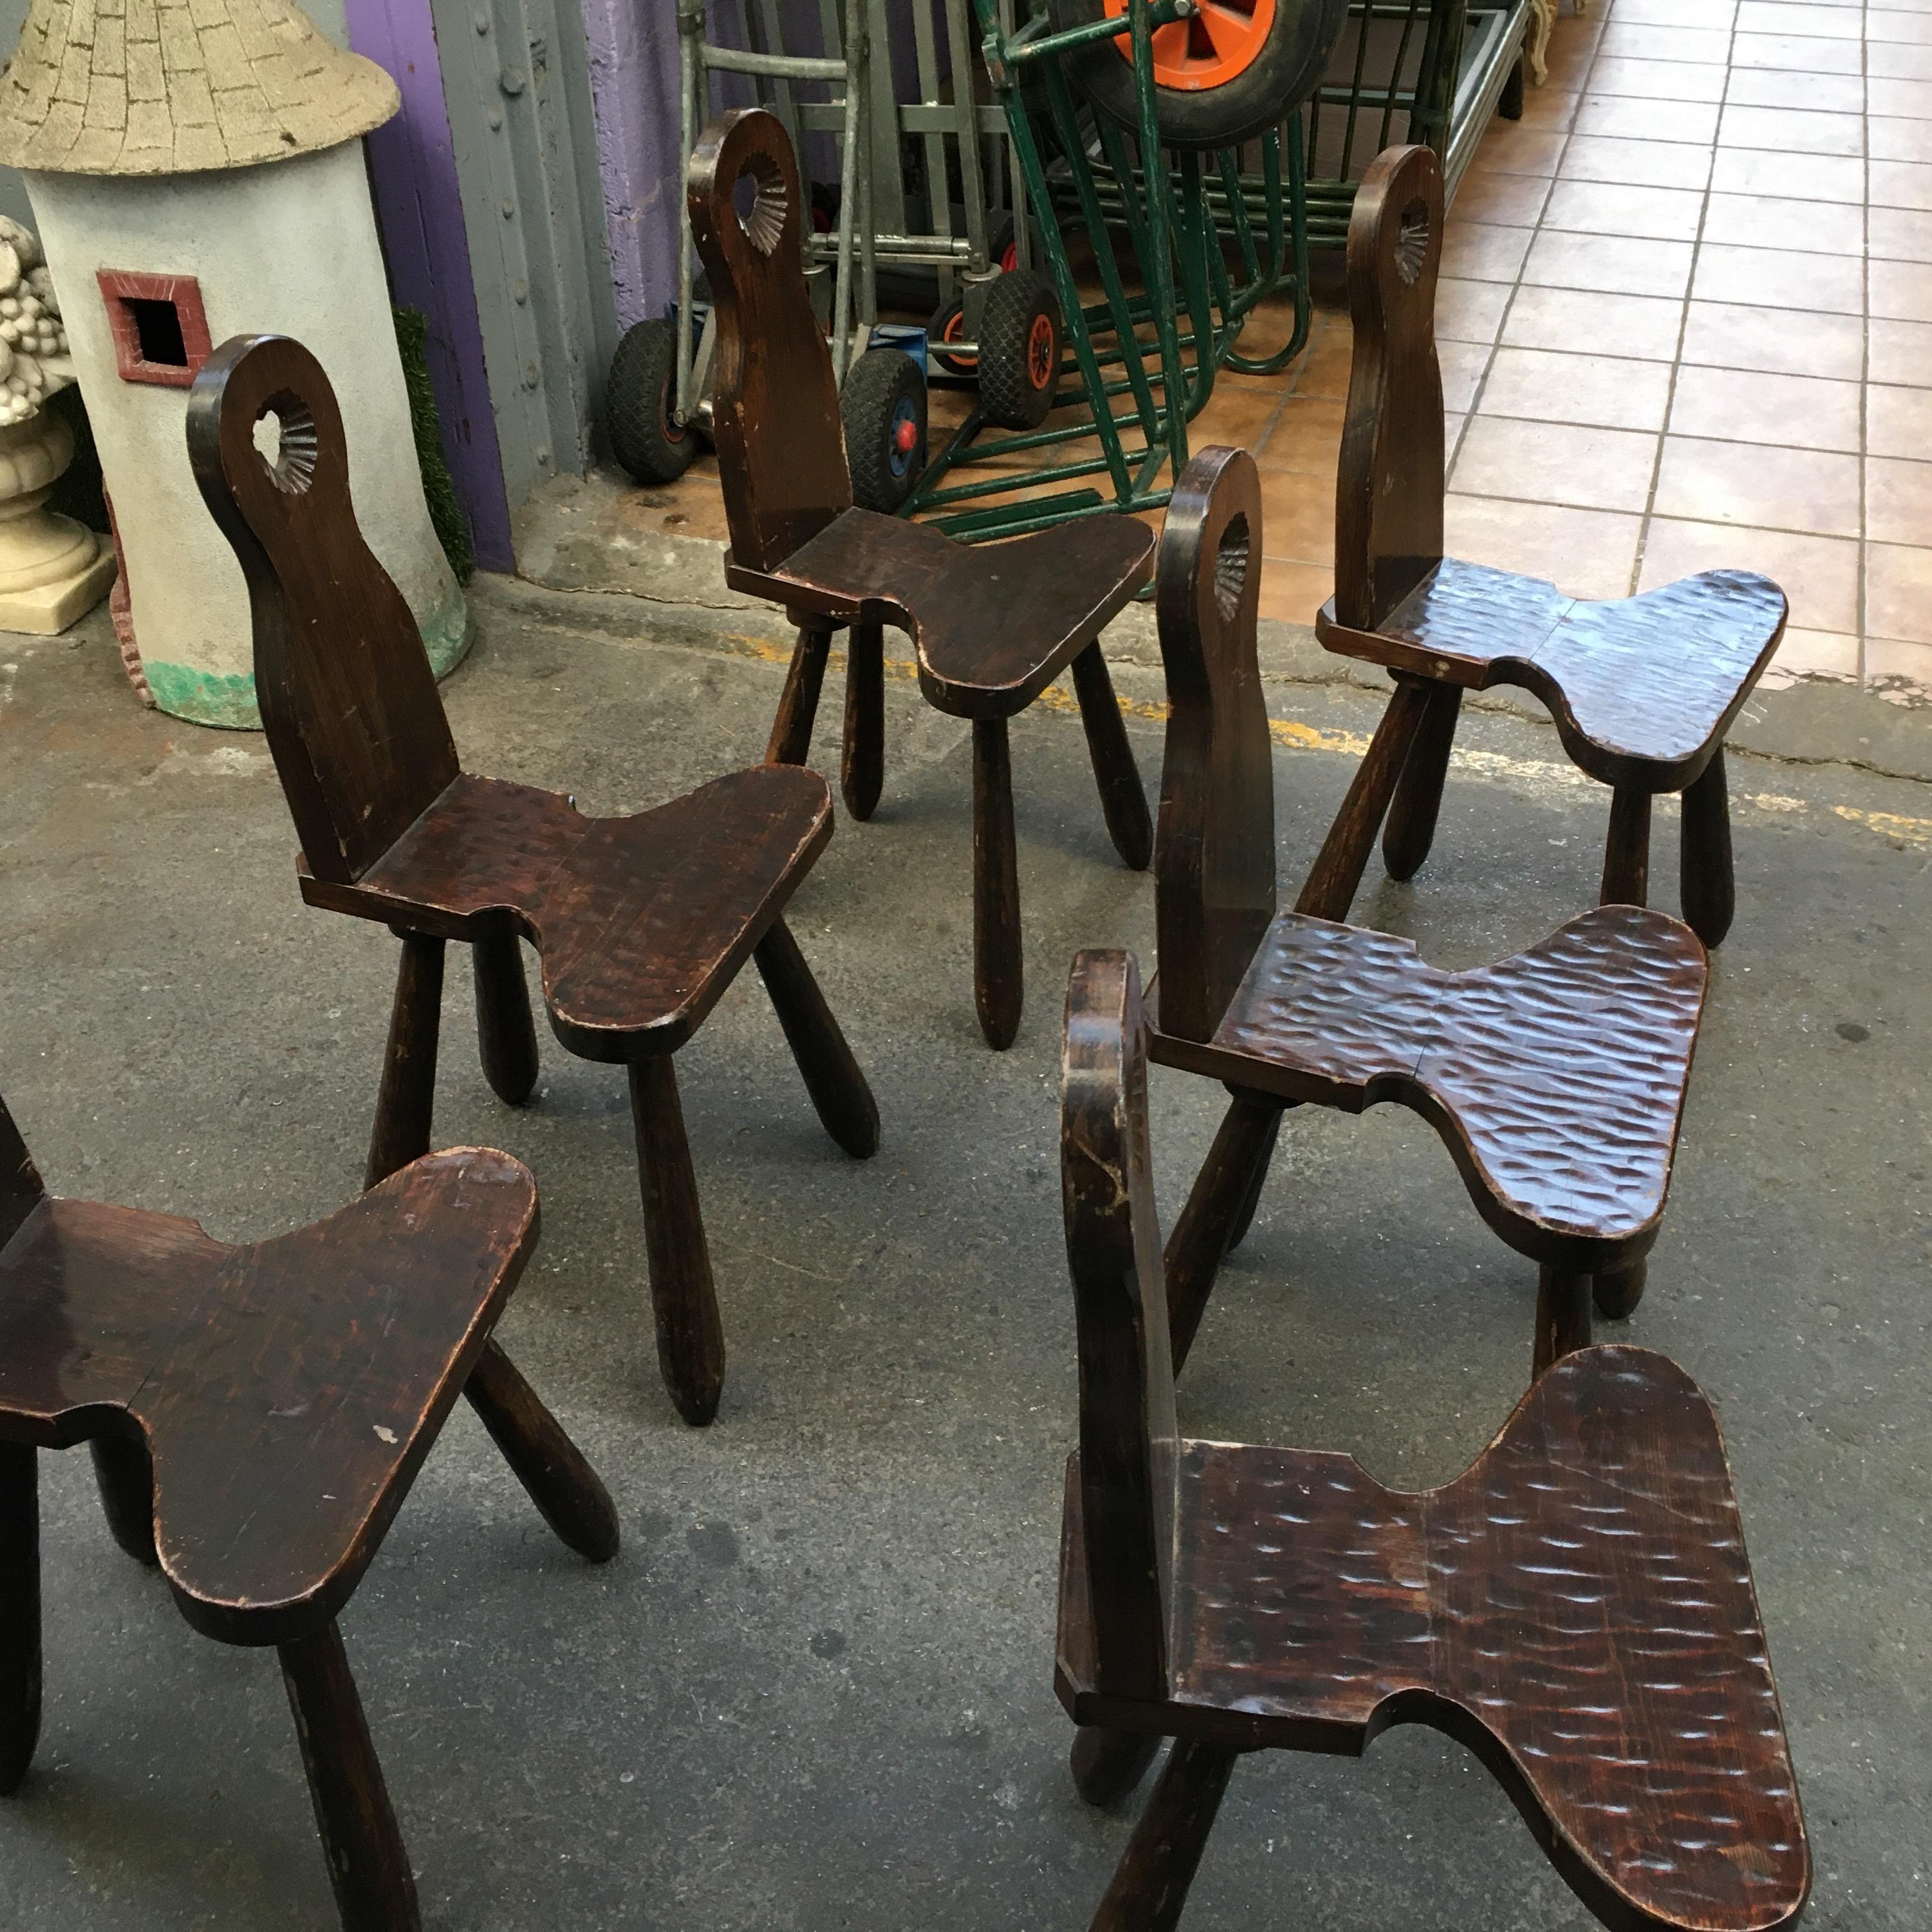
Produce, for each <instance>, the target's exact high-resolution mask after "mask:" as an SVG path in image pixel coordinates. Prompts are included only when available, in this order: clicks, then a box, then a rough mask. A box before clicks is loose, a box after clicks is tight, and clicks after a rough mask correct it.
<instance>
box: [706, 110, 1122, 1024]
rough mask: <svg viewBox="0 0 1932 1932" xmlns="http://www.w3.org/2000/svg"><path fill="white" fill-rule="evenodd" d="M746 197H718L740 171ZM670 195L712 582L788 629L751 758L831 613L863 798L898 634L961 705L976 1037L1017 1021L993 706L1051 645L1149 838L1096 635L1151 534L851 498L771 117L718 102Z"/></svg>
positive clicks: (1013, 897) (786, 747)
mask: <svg viewBox="0 0 1932 1932" xmlns="http://www.w3.org/2000/svg"><path fill="white" fill-rule="evenodd" d="M747 177H749V178H750V181H751V199H750V208H749V212H748V214H745V216H744V217H742V219H741V218H740V217H739V214H738V212H737V209H736V205H735V203H734V199H733V197H734V196H735V195H736V194H737V193H738V192H739V184H740V182H742V181H744V180H745V178H747ZM687 205H688V211H689V214H690V217H691V233H692V234H693V235H694V237H695V238H696V240H697V251H698V253H699V254H700V256H701V257H703V262H704V269H705V273H706V275H707V276H708V277H709V279H710V284H711V295H712V302H713V303H714V304H715V315H716V319H717V323H718V359H717V365H716V377H715V386H714V400H713V409H714V415H713V419H712V424H713V434H714V437H715V441H716V443H717V446H718V470H719V472H720V475H721V478H722V480H723V482H724V508H725V513H726V515H727V518H728V519H729V521H730V529H731V549H730V554H729V555H728V556H727V557H726V559H725V560H724V574H725V580H726V581H727V583H730V586H731V587H732V588H733V589H736V590H742V591H746V592H750V593H751V595H754V596H757V597H764V598H769V599H770V600H771V601H772V602H773V603H775V604H783V605H784V607H785V610H786V611H787V613H788V614H789V615H790V619H791V621H792V622H793V623H794V624H796V625H797V627H798V643H797V646H796V649H795V650H794V651H793V653H792V661H791V670H790V675H789V676H787V679H786V680H785V688H784V696H783V697H782V698H781V700H779V704H778V717H777V719H776V721H775V722H774V724H772V736H771V744H770V746H769V748H768V749H767V751H766V754H765V755H766V757H767V758H768V759H769V760H772V762H773V763H781V764H802V763H804V762H805V757H806V756H807V754H808V752H809V751H810V750H811V727H812V721H813V719H814V717H815V716H816V715H817V709H818V694H819V687H820V684H821V682H823V679H824V676H825V664H826V653H827V652H828V651H829V649H830V647H831V642H832V633H833V632H834V631H839V630H844V629H847V628H849V629H850V632H851V638H850V646H849V649H848V652H847V662H846V671H845V738H844V757H843V760H842V761H841V789H842V790H843V791H844V797H845V803H846V806H847V809H848V810H849V811H850V812H851V814H852V815H853V817H855V818H869V817H871V815H872V808H873V807H874V805H877V802H878V799H879V789H880V784H881V782H882V778H883V771H884V706H885V696H884V670H883V655H882V652H883V644H882V631H883V626H884V625H887V624H891V625H895V627H897V628H899V629H901V630H903V631H907V632H908V633H909V634H910V636H911V637H912V640H913V646H914V648H915V651H916V655H917V658H918V661H919V688H920V689H921V690H922V691H923V692H924V693H925V694H926V701H927V702H928V703H930V704H932V706H934V707H935V709H938V710H941V711H944V712H947V713H949V714H950V715H952V716H954V717H956V718H971V720H972V721H973V957H974V998H975V1001H976V1003H977V1007H978V1010H979V1016H980V1028H981V1029H982V1031H983V1032H984V1033H985V1034H986V1038H987V1040H988V1041H989V1043H991V1044H992V1046H995V1047H1004V1046H1009V1045H1010V1044H1011V1043H1012V1041H1013V1035H1014V1034H1015V1033H1016V1031H1017V1030H1018V1028H1019V1022H1020V1007H1021V1003H1022V974H1021V964H1020V923H1019V870H1018V863H1017V860H1016V856H1015V852H1014V844H1013V771H1012V765H1011V761H1010V757H1009V754H1008V749H1007V719H1009V718H1012V717H1014V716H1016V715H1018V713H1019V712H1022V711H1024V710H1025V709H1026V707H1027V706H1028V705H1029V704H1031V703H1032V702H1033V701H1034V699H1035V698H1037V697H1038V696H1039V695H1040V693H1041V692H1042V691H1044V690H1045V689H1046V687H1047V686H1048V685H1050V684H1051V683H1052V682H1053V681H1054V679H1055V678H1057V677H1058V676H1059V675H1060V673H1061V672H1062V671H1063V670H1065V669H1066V668H1067V665H1068V664H1072V665H1073V687H1074V691H1075V693H1076V695H1077V697H1079V702H1080V715H1081V718H1082V721H1083V722H1084V723H1085V726H1086V728H1087V748H1088V752H1089V754H1090V755H1091V757H1092V760H1093V764H1094V777H1095V778H1096V780H1097V781H1098V783H1099V785H1100V804H1101V808H1102V809H1103V811H1104V812H1105V813H1106V820H1107V829H1108V832H1109V835H1111V836H1112V839H1113V841H1114V848H1115V850H1116V851H1118V853H1120V855H1121V858H1122V859H1124V861H1125V862H1126V863H1127V864H1128V865H1131V866H1133V867H1134V868H1136V870H1138V869H1139V868H1142V867H1143V866H1145V865H1146V864H1147V862H1148V859H1149V857H1150V856H1151V853H1152V851H1153V829H1152V826H1151V824H1150V823H1149V820H1148V808H1147V799H1146V796H1145V793H1143V792H1142V789H1141V781H1140V774H1139V772H1138V771H1137V770H1136V769H1135V766H1134V759H1133V751H1132V749H1131V748H1130V746H1129V745H1128V743H1127V733H1126V731H1125V730H1124V728H1123V727H1122V726H1121V714H1120V709H1119V706H1118V705H1117V704H1116V703H1115V700H1114V691H1113V685H1112V681H1111V679H1109V677H1108V675H1107V666H1106V660H1105V659H1104V658H1103V657H1102V656H1101V655H1100V644H1099V643H1098V642H1097V639H1098V638H1099V637H1100V632H1101V631H1102V630H1103V629H1104V628H1106V625H1107V624H1108V622H1109V620H1110V619H1112V617H1113V616H1115V613H1117V612H1118V611H1119V610H1120V609H1121V607H1122V606H1123V605H1124V604H1126V603H1127V601H1129V600H1130V598H1132V597H1133V595H1134V593H1135V592H1136V591H1138V590H1139V589H1140V588H1141V587H1142V585H1143V584H1145V583H1146V582H1147V580H1148V577H1149V575H1150V574H1151V571H1152V567H1153V565H1152V559H1153V553H1154V534H1153V532H1151V530H1149V529H1148V528H1147V526H1145V524H1143V523H1139V521H1137V520H1135V519H1134V518H1132V517H1120V516H1099V517H1091V518H1090V519H1088V520H1085V521H1083V522H1080V523H1073V524H1070V525H1067V526H1064V527H1063V528H1061V529H1056V530H1053V531H1051V532H1045V533H1043V534H1040V535H1035V536H1031V537H1025V538H1019V539H1017V540H1016V541H1013V542H1010V543H1003V544H994V545H992V546H990V547H986V548H984V549H977V550H975V549H969V548H968V547H966V546H965V545H964V544H959V543H955V542H953V541H950V539H949V538H946V537H944V536H942V535H941V534H940V533H939V532H938V531H937V530H935V529H929V528H927V527H926V526H922V525H921V524H918V523H907V522H905V521H903V520H901V519H900V518H898V517H883V516H880V515H879V514H877V513H876V512H874V511H870V510H861V509H856V508H853V503H852V484H851V479H850V476H849V475H848V474H847V469H846V466H845V446H844V437H843V434H842V432H841V428H840V425H839V416H838V387H837V385H836V384H835V382H834V381H833V380H832V358H831V352H830V350H829V349H828V348H827V347H826V341H825V338H824V336H823V334H822V333H821V332H820V329H819V326H818V323H817V320H816V318H815V317H814V315H813V314H812V311H811V301H810V299H809V297H808V294H807V293H806V288H805V270H804V261H803V257H802V254H801V252H800V243H799V237H800V235H801V233H802V223H803V220H804V217H805V199H804V196H803V195H802V191H801V190H800V187H799V175H798V163H797V162H796V160H795V159H794V157H793V154H792V151H791V144H790V142H789V141H788V140H787V138H786V136H785V132H784V126H783V124H781V122H780V121H778V118H777V117H776V116H775V115H772V114H769V113H766V112H765V111H764V110H763V109H752V110H745V111H740V112H737V113H730V114H726V115H722V116H721V118H719V119H718V120H716V121H713V122H712V124H711V126H710V127H708V128H707V129H706V130H705V133H704V136H703V139H701V140H700V142H699V143H698V145H697V148H695V150H694V151H693V153H692V154H691V165H690V170H689V173H688V196H687Z"/></svg>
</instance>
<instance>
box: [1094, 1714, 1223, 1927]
mask: <svg viewBox="0 0 1932 1932" xmlns="http://www.w3.org/2000/svg"><path fill="white" fill-rule="evenodd" d="M1240 1755H1241V1754H1240V1753H1239V1752H1238V1751H1230V1750H1229V1748H1227V1746H1226V1745H1216V1744H1207V1743H1204V1742H1202V1740H1201V1739H1198V1738H1177V1739H1175V1745H1174V1748H1173V1750H1172V1751H1170V1752H1169V1754H1168V1760H1167V1764H1166V1768H1165V1769H1163V1771H1162V1772H1161V1775H1160V1783H1159V1784H1157V1785H1156V1786H1155V1787H1154V1796H1152V1797H1151V1798H1150V1799H1148V1802H1147V1809H1146V1810H1145V1811H1143V1812H1142V1814H1141V1816H1140V1822H1139V1823H1138V1824H1137V1825H1136V1826H1135V1827H1134V1835H1133V1837H1132V1838H1130V1839H1129V1840H1128V1841H1127V1850H1126V1852H1125V1853H1124V1855H1122V1857H1121V1862H1120V1865H1119V1867H1118V1870H1116V1871H1115V1873H1114V1882H1113V1883H1112V1885H1109V1886H1108V1888H1107V1895H1106V1897H1105V1898H1103V1899H1102V1900H1101V1901H1100V1910H1099V1911H1098V1912H1095V1913H1094V1922H1093V1925H1092V1927H1091V1932H1173V1928H1174V1927H1175V1926H1177V1925H1178V1924H1180V1923H1181V1912H1182V1910H1183V1909H1184V1907H1185V1906H1186V1905H1187V1891H1188V1888H1189V1887H1190V1885H1193V1882H1194V1874H1195V1873H1196V1871H1198V1870H1199V1869H1200V1865H1201V1855H1202V1852H1205V1850H1206V1849H1208V1833H1209V1832H1211V1831H1212V1830H1213V1829H1214V1820H1215V1818H1216V1817H1217V1816H1218V1815H1219V1814H1220V1809H1221V1800H1222V1798H1223V1796H1224V1795H1225V1794H1226V1791H1227V1789H1228V1780H1229V1778H1231V1777H1232V1776H1233V1775H1234V1771H1235V1759H1236V1758H1238V1757H1239V1756H1240Z"/></svg>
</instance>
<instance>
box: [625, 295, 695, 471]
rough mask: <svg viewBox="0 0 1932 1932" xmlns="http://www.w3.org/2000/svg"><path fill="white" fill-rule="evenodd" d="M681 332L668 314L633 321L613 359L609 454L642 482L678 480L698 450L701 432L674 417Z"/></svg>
mask: <svg viewBox="0 0 1932 1932" xmlns="http://www.w3.org/2000/svg"><path fill="white" fill-rule="evenodd" d="M676 396H677V331H676V329H675V328H674V327H673V326H672V324H671V323H670V321H669V320H667V318H665V317H661V316H659V317H653V318H652V320H650V321H649V322H640V323H633V324H632V325H631V327H630V328H628V329H626V330H625V332H624V335H623V339H622V341H620V342H619V344H617V353H616V355H615V356H612V357H611V359H610V376H609V377H608V378H607V380H606V381H605V383H604V428H605V430H606V431H607V433H608V434H609V436H610V453H611V455H613V456H614V457H616V459H617V460H618V461H619V463H622V465H623V466H624V467H625V469H627V470H628V471H629V472H630V473H631V475H633V476H634V477H635V478H637V481H639V482H640V483H674V482H676V481H677V479H678V478H679V477H680V476H682V475H683V474H684V472H685V471H686V470H687V469H689V468H690V467H691V460H692V458H694V457H695V456H696V455H697V452H698V442H697V431H695V430H692V429H687V428H682V427H681V426H680V425H678V424H676V423H674V422H673V421H672V420H671V405H672V404H673V402H675V401H676Z"/></svg>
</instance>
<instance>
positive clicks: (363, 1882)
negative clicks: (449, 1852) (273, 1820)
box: [278, 1623, 422, 1932]
mask: <svg viewBox="0 0 1932 1932" xmlns="http://www.w3.org/2000/svg"><path fill="white" fill-rule="evenodd" d="M278 1649H279V1651H280V1652H281V1660H282V1682H284V1684H285V1685H287V1688H288V1694H289V1709H290V1711H291V1712H293V1713H294V1715H295V1721H296V1736H297V1738H299V1739H300V1740H301V1742H302V1769H304V1770H305V1771H306V1772H308V1793H309V1797H310V1799H311V1801H312V1802H313V1803H314V1806H315V1823H316V1829H317V1831H319V1832H320V1833H321V1834H322V1849H323V1853H324V1855H325V1856H326V1858H327V1859H328V1861H329V1882H330V1883H331V1884H332V1885H334V1886H335V1905H336V1909H337V1911H338V1912H339V1913H340V1914H341V1918H342V1926H343V1932H419V1927H421V1925H422V1918H421V1917H420V1915H419V1914H418V1912H417V1910H416V1880H415V1879H413V1877H412V1876H410V1858H409V1853H408V1852H407V1851H406V1850H404V1847H403V1835H402V1833H401V1832H400V1831H399V1830H398V1829H397V1826H396V1814H395V1811H393V1810H392V1809H391V1808H390V1805H389V1789H388V1787H386V1785H385V1784H383V1767H382V1766H381V1764H380V1763H379V1762H378V1760H377V1757H376V1747H375V1745H374V1744H373V1743H372V1742H371V1741H370V1737H369V1725H368V1720H367V1719H366V1718H365V1717H364V1716H363V1715H362V1699H361V1698H360V1697H358V1696H357V1695H356V1679H354V1678H353V1676H351V1675H350V1670H349V1659H348V1658H347V1655H345V1654H344V1651H343V1648H342V1634H341V1631H338V1629H337V1628H336V1627H335V1625H334V1624H333V1623H329V1624H326V1625H323V1628H322V1629H321V1630H320V1631H318V1632H317V1634H315V1635H314V1637H303V1638H301V1639H300V1640H298V1641H296V1642H295V1643H285V1644H282V1645H280V1646H278Z"/></svg>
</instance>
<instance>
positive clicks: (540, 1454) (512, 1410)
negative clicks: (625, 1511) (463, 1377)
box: [463, 1340, 618, 1563]
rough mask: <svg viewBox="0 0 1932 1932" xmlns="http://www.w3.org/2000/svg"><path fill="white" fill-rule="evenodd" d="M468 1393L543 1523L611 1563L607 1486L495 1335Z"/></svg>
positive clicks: (586, 1553) (613, 1525)
mask: <svg viewBox="0 0 1932 1932" xmlns="http://www.w3.org/2000/svg"><path fill="white" fill-rule="evenodd" d="M463 1394H465V1395H466V1396H467V1397H469V1406H470V1407H471V1408H472V1409H474V1410H475V1412H476V1413H477V1414H478V1415H479V1416H481V1418H482V1419H483V1427H484V1428H485V1429H487V1430H489V1432H490V1440H491V1441H492V1442H494V1443H495V1444H496V1447H497V1448H499V1450H501V1451H502V1454H503V1460H504V1461H505V1462H506V1463H508V1464H509V1466H510V1468H511V1472H512V1473H513V1474H514V1475H515V1477H516V1478H517V1481H518V1482H520V1483H521V1484H523V1487H524V1488H525V1489H526V1490H528V1491H529V1498H530V1501H531V1502H533V1503H535V1505H536V1506H537V1511H538V1514H540V1515H541V1517H542V1518H543V1520H544V1522H545V1523H548V1524H549V1525H550V1528H551V1529H553V1530H554V1531H556V1534H557V1535H558V1536H559V1538H561V1539H562V1541H563V1542H564V1543H565V1544H568V1547H570V1548H571V1549H572V1550H575V1551H576V1552H577V1555H578V1556H582V1557H586V1558H587V1559H589V1561H590V1562H592V1563H605V1562H609V1561H610V1559H611V1558H612V1557H613V1556H616V1553H617V1541H618V1529H617V1510H616V1505H615V1504H613V1502H611V1500H610V1492H609V1491H608V1490H606V1489H605V1488H604V1485H603V1484H602V1483H601V1481H598V1475H597V1472H596V1471H595V1469H592V1467H591V1466H590V1465H589V1463H588V1462H586V1460H584V1455H583V1451H582V1450H580V1448H577V1445H576V1444H575V1443H574V1442H571V1439H570V1438H569V1437H568V1436H566V1435H565V1433H564V1432H563V1427H562V1424H560V1423H559V1421H557V1419H556V1417H555V1416H553V1415H551V1414H550V1411H549V1409H547V1408H546V1407H545V1406H544V1403H543V1402H542V1400H541V1398H540V1397H538V1394H537V1392H536V1391H535V1390H534V1389H533V1388H531V1387H530V1385H529V1383H528V1382H525V1381H524V1379H523V1377H522V1376H521V1375H520V1374H519V1373H518V1372H517V1365H516V1364H514V1362H512V1361H511V1360H510V1358H509V1357H508V1355H505V1354H504V1352H502V1349H500V1348H499V1347H498V1346H496V1342H495V1341H494V1340H491V1341H490V1342H488V1343H485V1344H484V1349H483V1352H482V1354H481V1355H480V1356H478V1358H477V1362H476V1366H475V1367H474V1368H473V1369H472V1370H470V1371H469V1381H468V1382H466V1383H465V1384H464V1385H463Z"/></svg>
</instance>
